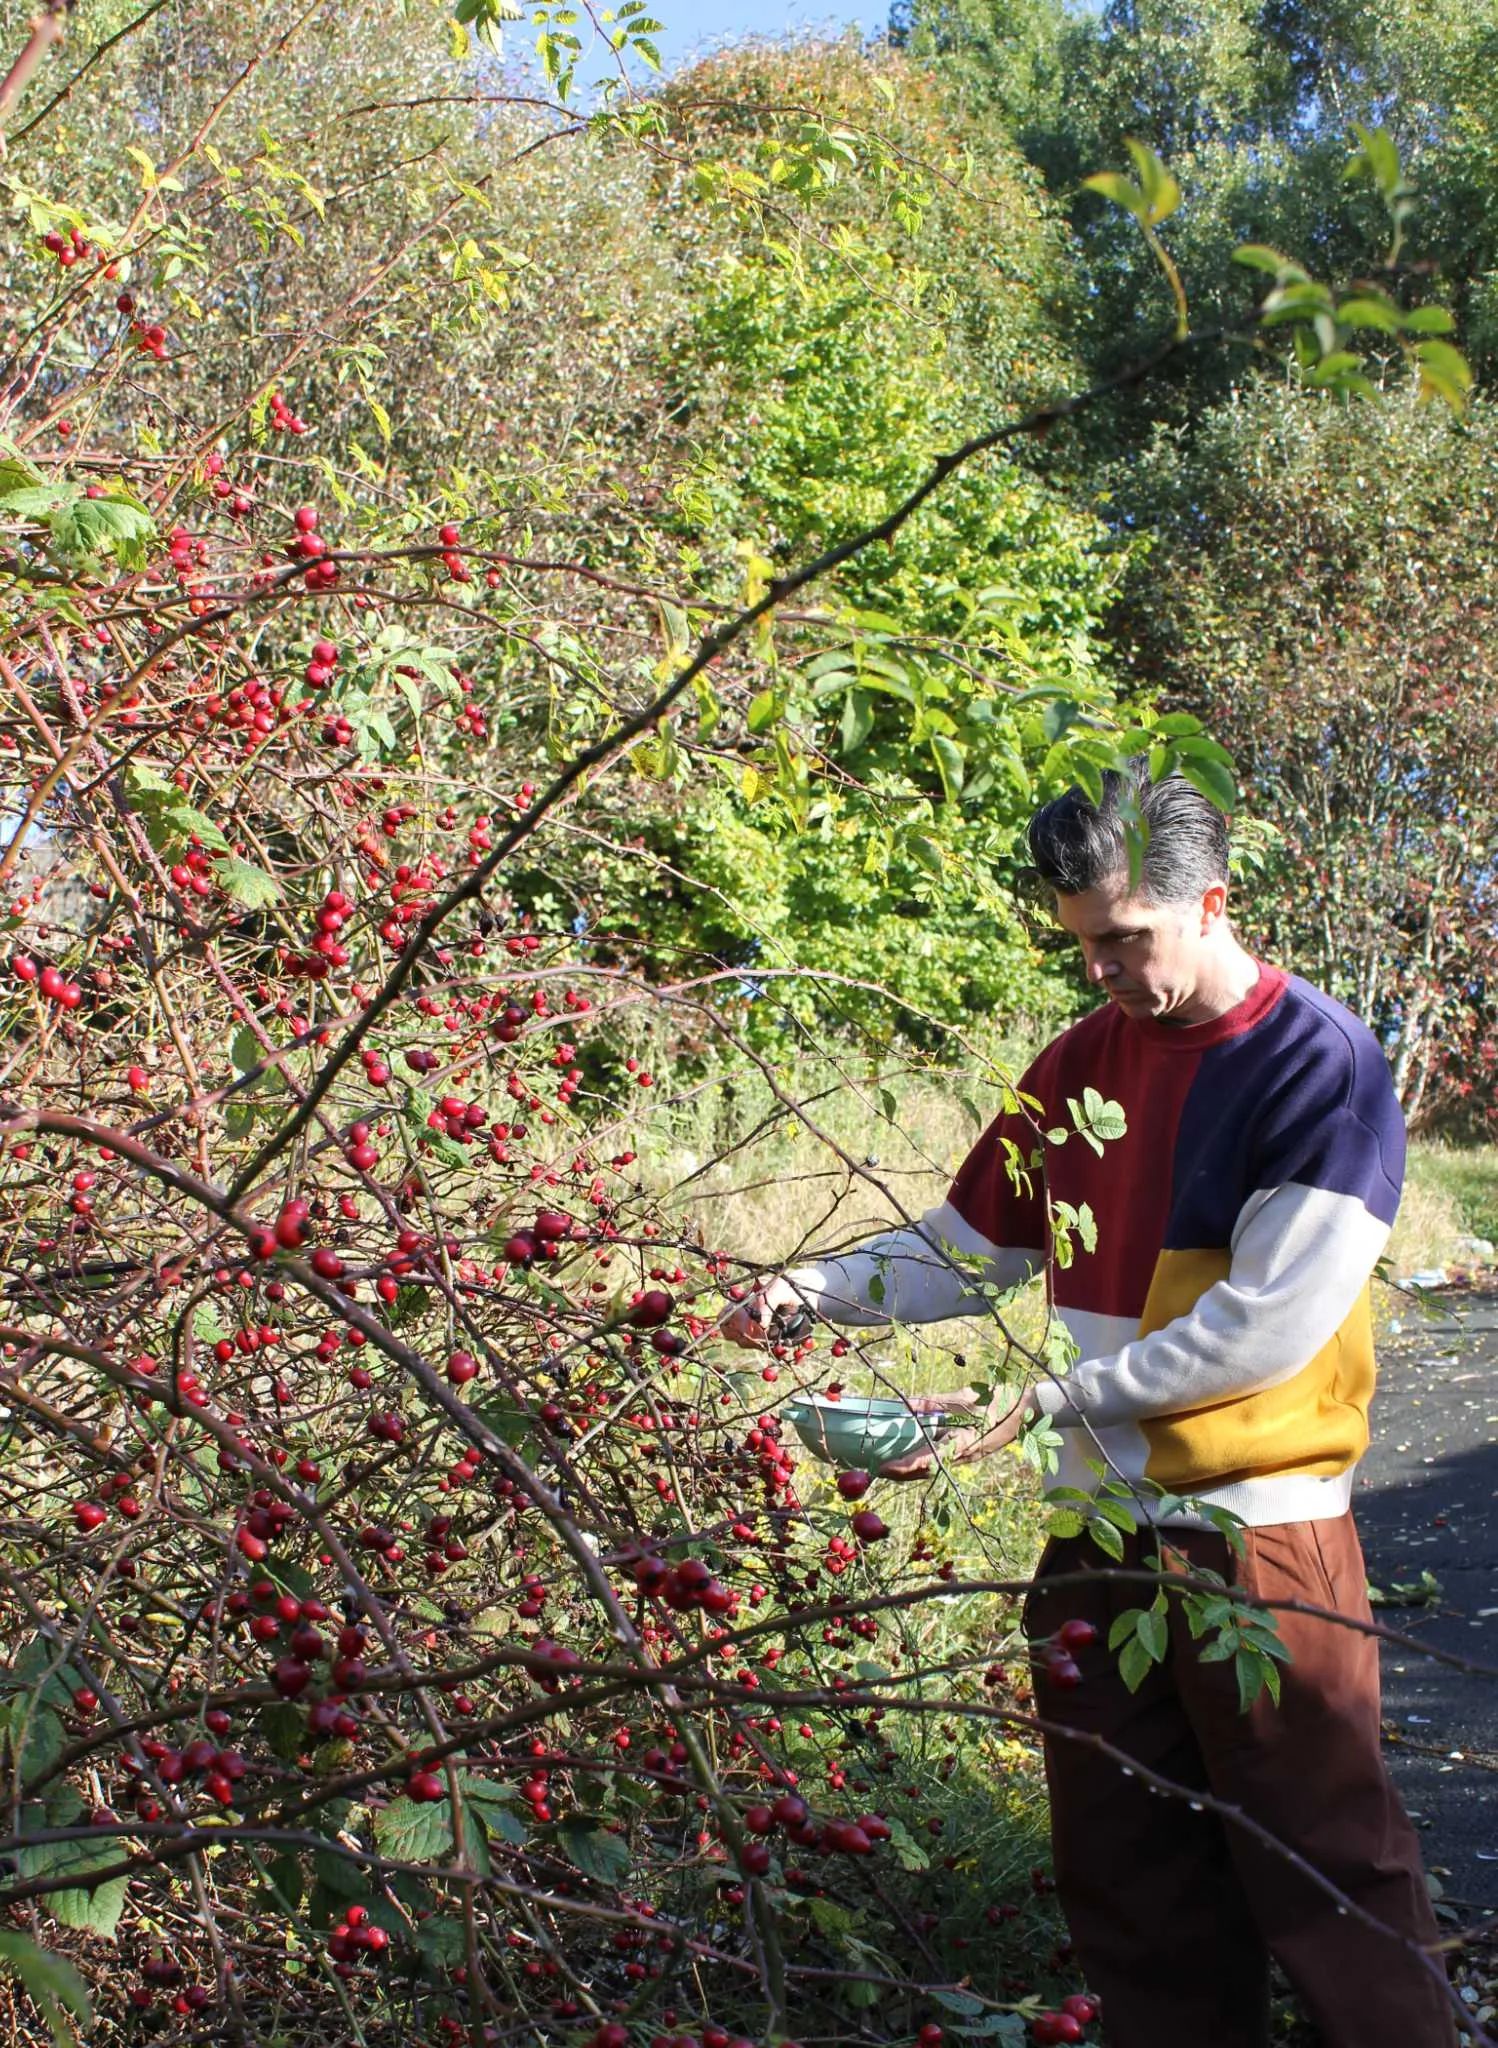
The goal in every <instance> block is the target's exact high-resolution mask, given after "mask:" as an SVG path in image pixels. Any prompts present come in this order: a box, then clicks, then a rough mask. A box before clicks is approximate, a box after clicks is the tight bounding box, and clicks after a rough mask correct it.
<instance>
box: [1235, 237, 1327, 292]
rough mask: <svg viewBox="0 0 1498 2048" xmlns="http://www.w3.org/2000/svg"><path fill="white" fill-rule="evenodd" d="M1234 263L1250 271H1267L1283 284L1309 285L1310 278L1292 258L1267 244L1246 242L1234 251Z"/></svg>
mask: <svg viewBox="0 0 1498 2048" xmlns="http://www.w3.org/2000/svg"><path fill="white" fill-rule="evenodd" d="M1233 261H1234V262H1235V263H1242V264H1244V265H1245V266H1246V267H1247V268H1248V269H1249V270H1263V271H1267V272H1268V274H1269V275H1270V276H1271V277H1274V278H1277V279H1278V280H1279V281H1280V282H1281V283H1282V284H1309V282H1310V276H1309V273H1308V272H1307V271H1305V270H1302V268H1301V266H1300V265H1299V264H1298V263H1297V262H1295V261H1294V259H1293V258H1292V257H1289V256H1282V255H1281V254H1280V252H1279V250H1278V249H1271V248H1270V247H1269V245H1268V243H1267V242H1244V243H1242V244H1241V245H1240V246H1239V247H1238V248H1236V249H1235V250H1234V251H1233Z"/></svg>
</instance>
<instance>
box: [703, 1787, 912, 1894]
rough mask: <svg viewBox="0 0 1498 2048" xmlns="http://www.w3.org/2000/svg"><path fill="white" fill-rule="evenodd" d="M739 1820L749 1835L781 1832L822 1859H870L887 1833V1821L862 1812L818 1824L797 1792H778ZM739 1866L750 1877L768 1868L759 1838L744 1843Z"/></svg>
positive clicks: (766, 1853)
mask: <svg viewBox="0 0 1498 2048" xmlns="http://www.w3.org/2000/svg"><path fill="white" fill-rule="evenodd" d="M743 1818H744V1826H745V1828H746V1830H747V1831H748V1832H749V1833H750V1834H751V1835H755V1836H759V1837H764V1836H767V1835H773V1834H774V1833H775V1832H776V1830H777V1829H781V1830H783V1831H784V1833H785V1835H786V1837H787V1839H788V1840H789V1841H791V1842H793V1843H795V1845H796V1846H797V1848H801V1849H814V1850H816V1851H817V1852H818V1853H819V1854H821V1855H823V1856H872V1855H873V1854H874V1852H875V1850H876V1849H877V1847H878V1845H879V1844H880V1843H881V1842H887V1841H888V1840H889V1838H890V1834H891V1829H890V1825H889V1822H888V1821H887V1820H886V1819H885V1818H884V1816H883V1814H879V1813H863V1814H860V1815H859V1817H858V1819H857V1820H837V1819H834V1820H828V1821H824V1822H818V1821H817V1820H815V1819H814V1818H813V1816H812V1811H811V1808H810V1807H809V1806H808V1805H807V1803H806V1801H805V1800H804V1799H803V1798H802V1797H801V1794H800V1793H799V1792H782V1793H781V1795H780V1797H779V1798H778V1799H776V1800H775V1801H774V1803H773V1804H771V1805H768V1806H767V1805H764V1804H757V1805H754V1806H750V1807H747V1808H746V1809H745V1812H744V1817H743ZM739 1865H740V1868H741V1869H743V1870H744V1871H745V1872H746V1873H747V1874H748V1875H749V1876H750V1877H763V1876H764V1875H765V1873H766V1871H768V1869H769V1867H770V1846H769V1843H768V1842H767V1841H765V1840H763V1839H760V1840H757V1841H752V1842H748V1843H746V1844H745V1846H744V1849H743V1851H742V1852H741V1854H740V1857H739ZM787 1876H789V1873H787Z"/></svg>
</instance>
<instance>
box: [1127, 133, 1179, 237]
mask: <svg viewBox="0 0 1498 2048" xmlns="http://www.w3.org/2000/svg"><path fill="white" fill-rule="evenodd" d="M1124 148H1125V149H1126V150H1127V151H1128V152H1129V155H1130V157H1132V159H1133V162H1134V168H1135V170H1136V171H1137V172H1138V173H1139V184H1140V188H1141V190H1142V191H1143V193H1144V197H1145V200H1146V202H1147V204H1148V208H1149V211H1148V213H1147V215H1146V219H1147V220H1148V223H1149V225H1150V226H1151V227H1158V226H1159V224H1160V222H1161V221H1162V220H1168V219H1169V218H1170V216H1171V214H1173V213H1174V212H1175V210H1176V208H1177V207H1178V206H1179V205H1180V203H1181V188H1180V186H1179V185H1178V184H1177V182H1176V180H1175V177H1174V176H1173V174H1172V173H1171V172H1170V171H1168V170H1167V169H1166V168H1165V165H1164V164H1163V163H1162V162H1161V161H1160V159H1159V157H1158V156H1156V154H1155V152H1154V151H1153V150H1152V149H1151V148H1150V147H1149V145H1148V143H1145V142H1136V141H1135V139H1134V137H1133V136H1131V135H1126V136H1125V137H1124Z"/></svg>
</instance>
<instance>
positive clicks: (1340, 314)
mask: <svg viewBox="0 0 1498 2048" xmlns="http://www.w3.org/2000/svg"><path fill="white" fill-rule="evenodd" d="M1337 318H1338V319H1339V320H1340V321H1341V323H1342V325H1343V326H1344V327H1375V328H1377V329H1378V331H1379V332H1380V333H1381V334H1397V333H1398V332H1399V329H1400V325H1401V320H1400V313H1399V308H1398V307H1397V306H1394V305H1391V304H1390V302H1389V301H1388V300H1387V299H1370V298H1358V299H1344V300H1343V301H1342V303H1341V305H1340V306H1338V308H1337ZM1448 318H1449V316H1448ZM1406 324H1407V323H1406ZM1432 331H1435V330H1432ZM1441 331H1443V332H1444V330H1441Z"/></svg>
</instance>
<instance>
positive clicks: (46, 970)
mask: <svg viewBox="0 0 1498 2048" xmlns="http://www.w3.org/2000/svg"><path fill="white" fill-rule="evenodd" d="M10 971H11V973H12V974H13V975H14V976H15V977H16V980H17V981H25V982H32V983H34V984H35V986H36V987H37V988H38V989H40V991H41V993H42V994H43V995H44V996H45V997H46V999H47V1001H48V1002H49V1003H56V1004H57V1006H58V1008H59V1009H62V1010H76V1009H77V1008H78V1005H79V1004H80V1003H81V1002H82V1001H83V990H82V989H81V988H80V987H79V986H78V984H77V982H76V981H69V980H68V978H67V976H66V975H65V974H64V973H63V972H62V970H61V969H60V968H57V967H54V966H53V965H52V963H51V961H50V960H49V961H48V962H47V963H46V965H45V966H44V967H42V968H40V969H38V967H37V964H36V962H35V961H34V960H33V959H32V958H31V956H30V954H28V953H16V954H14V955H13V956H12V958H11V963H10Z"/></svg>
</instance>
